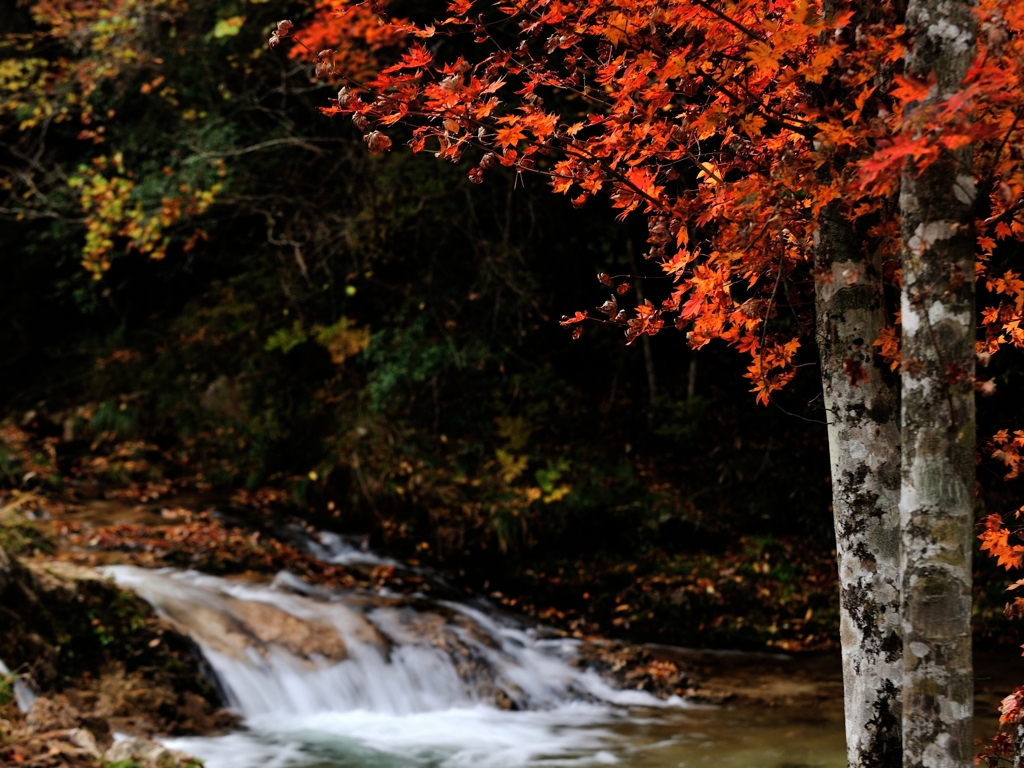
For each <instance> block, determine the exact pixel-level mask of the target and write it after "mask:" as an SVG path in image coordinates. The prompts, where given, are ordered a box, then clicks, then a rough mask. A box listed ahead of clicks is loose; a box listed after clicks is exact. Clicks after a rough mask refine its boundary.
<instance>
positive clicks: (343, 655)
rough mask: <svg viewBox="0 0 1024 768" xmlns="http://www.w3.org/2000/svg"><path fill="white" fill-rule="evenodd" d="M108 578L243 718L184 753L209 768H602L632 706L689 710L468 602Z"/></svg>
mask: <svg viewBox="0 0 1024 768" xmlns="http://www.w3.org/2000/svg"><path fill="white" fill-rule="evenodd" d="M335 544H336V543H335ZM337 548H338V547H337V546H335V547H334V549H335V550H337ZM325 554H326V553H325ZM350 555H351V553H346V554H345V555H344V556H346V557H348V556H350ZM369 557H372V556H369V555H366V556H365V557H364V562H365V561H366V560H365V558H369ZM325 559H327V558H326V557H325ZM332 559H335V561H338V558H336V557H335V558H332ZM107 572H108V574H109V575H111V576H112V577H113V578H114V579H115V580H116V581H117V583H118V584H119V585H121V586H123V587H126V588H129V589H131V590H133V591H134V592H135V593H136V594H138V595H139V596H140V597H142V598H144V599H145V600H147V601H148V602H149V603H150V604H152V605H153V606H154V608H155V609H156V610H157V611H158V612H159V613H160V614H161V615H163V616H164V617H166V618H167V619H169V620H170V621H171V622H173V623H174V624H175V625H176V626H177V627H178V628H179V629H180V630H181V631H182V632H184V633H186V634H188V635H190V636H191V637H192V638H193V639H194V640H195V641H196V643H197V644H198V645H199V647H200V648H201V649H202V652H203V655H204V656H205V657H206V660H207V661H208V662H209V664H210V666H211V667H212V669H213V670H214V671H215V673H216V675H217V678H218V682H219V684H220V686H221V688H222V689H223V691H224V692H225V695H226V696H227V698H228V701H229V703H230V705H231V706H232V707H233V708H234V709H236V710H237V711H238V712H239V713H240V714H241V715H243V717H244V718H245V722H246V724H247V725H248V727H249V731H248V732H247V733H237V734H232V735H229V736H225V737H221V738H218V739H201V740H177V741H175V742H174V745H175V746H177V747H179V748H183V749H186V750H191V751H193V752H194V753H197V754H199V755H200V756H201V757H204V758H206V760H207V765H208V766H209V768H249V766H253V767H255V766H257V765H259V766H264V765H280V766H292V765H305V764H311V763H316V764H318V765H319V764H323V765H352V764H355V765H360V766H362V765H391V764H392V763H390V762H388V761H389V760H391V759H399V763H397V764H401V765H408V764H416V765H424V766H459V765H474V766H477V765H480V766H483V765H493V766H495V767H496V768H499V767H500V768H511V767H513V766H527V765H529V766H533V765H555V764H562V763H563V762H564V761H565V760H571V761H573V762H575V761H584V762H589V763H594V762H597V763H600V762H608V761H611V760H612V759H613V756H612V753H611V752H609V751H608V750H607V749H606V747H608V746H609V745H610V744H611V743H612V742H614V741H615V737H614V735H613V734H612V733H611V732H610V731H609V730H608V728H607V726H608V725H609V724H610V723H613V722H615V721H616V720H620V719H621V718H622V717H623V715H624V712H625V710H624V709H623V708H624V707H627V706H641V707H665V706H682V705H683V702H682V701H680V700H679V699H675V700H672V701H670V702H664V701H661V700H659V699H657V698H656V697H654V696H651V695H650V694H647V693H643V692H640V691H619V690H615V689H613V688H612V687H610V686H609V685H608V684H607V683H606V682H605V681H604V680H602V679H601V678H600V677H599V676H598V675H597V674H596V673H595V672H593V671H588V670H581V669H578V668H577V667H575V666H573V665H572V664H571V663H570V662H571V660H572V658H573V656H574V655H575V654H576V644H575V641H572V640H565V639H558V638H555V639H544V638H541V637H539V636H538V634H537V633H536V632H535V631H534V630H532V629H529V628H523V627H521V626H517V625H516V623H515V622H513V621H512V620H509V619H505V618H503V617H496V616H494V615H488V614H487V613H485V612H484V611H482V610H480V609H479V608H477V607H472V606H469V605H464V604H458V603H454V602H445V601H437V602H432V601H429V600H427V599H425V598H408V597H398V596H393V595H381V594H374V593H370V592H366V591H359V590H346V591H341V592H332V591H328V590H325V589H322V588H319V587H310V586H309V585H306V584H305V583H304V582H302V581H301V580H299V579H298V578H296V577H295V576H293V575H291V574H287V573H282V574H279V575H278V577H277V578H276V579H275V580H274V581H273V582H272V583H270V584H256V583H252V582H247V581H242V580H235V579H223V578H218V577H214V576H208V575H204V574H199V573H196V572H188V571H175V570H159V571H153V570H145V569H141V568H135V567H132V566H114V567H111V568H108V569H107ZM360 750H362V752H365V753H366V754H363V755H362V757H353V755H354V754H357V755H358V754H361V752H360ZM367 750H369V751H367ZM318 760H319V761H320V762H319V763H317V761H318Z"/></svg>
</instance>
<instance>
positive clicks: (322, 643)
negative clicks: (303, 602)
mask: <svg viewBox="0 0 1024 768" xmlns="http://www.w3.org/2000/svg"><path fill="white" fill-rule="evenodd" d="M228 605H229V606H230V608H231V610H232V611H233V612H234V613H235V615H237V616H238V617H239V618H241V619H242V620H243V621H244V622H245V624H246V627H247V628H248V629H249V630H250V631H251V632H252V634H253V635H255V636H256V637H257V638H259V640H261V641H262V642H264V643H272V644H274V645H280V646H282V647H283V648H286V649H288V650H289V651H290V652H291V653H293V654H295V655H296V656H299V657H301V658H306V659H323V660H325V661H327V662H329V663H331V664H335V663H337V662H339V661H344V659H346V658H347V657H348V650H347V649H346V647H345V641H344V640H342V639H341V638H340V637H339V636H338V631H337V630H336V629H335V628H334V627H331V626H328V625H326V624H321V623H319V622H315V621H309V620H303V619H300V618H298V617H296V616H292V615H291V614H290V613H287V612H286V611H282V610H281V609H280V608H275V607H274V606H272V605H268V604H267V603H259V602H249V601H243V600H229V601H228Z"/></svg>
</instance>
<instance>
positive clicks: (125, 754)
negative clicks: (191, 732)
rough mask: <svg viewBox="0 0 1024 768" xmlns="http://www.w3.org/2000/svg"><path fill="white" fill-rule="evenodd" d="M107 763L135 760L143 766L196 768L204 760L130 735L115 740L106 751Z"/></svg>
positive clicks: (105, 760)
mask: <svg viewBox="0 0 1024 768" xmlns="http://www.w3.org/2000/svg"><path fill="white" fill-rule="evenodd" d="M103 761H104V762H105V763H126V762H129V761H135V762H136V763H138V764H139V765H141V766H142V768H194V767H195V766H201V765H202V762H201V761H200V760H197V759H196V758H194V757H192V756H191V755H187V754H185V753H184V752H179V751H177V750H174V749H168V748H167V747H165V746H164V745H163V744H157V743H156V742H155V741H150V740H149V739H144V738H142V737H141V736H130V737H128V738H125V739H119V740H118V741H116V742H114V744H113V746H111V747H110V749H108V750H107V751H106V752H105V753H103Z"/></svg>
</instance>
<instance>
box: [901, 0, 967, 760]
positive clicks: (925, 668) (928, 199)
mask: <svg viewBox="0 0 1024 768" xmlns="http://www.w3.org/2000/svg"><path fill="white" fill-rule="evenodd" d="M971 7H972V3H970V2H966V1H965V0H911V2H910V4H909V7H908V9H907V29H908V30H911V31H912V32H913V33H914V34H915V40H914V45H913V48H912V49H911V50H910V52H909V54H908V56H907V71H908V73H909V74H911V75H913V76H915V77H918V78H921V79H923V80H927V79H929V78H930V77H932V76H934V77H935V82H936V87H935V88H934V89H933V94H934V95H933V96H932V97H930V98H932V99H940V98H945V97H946V96H948V95H949V94H951V93H952V92H954V91H956V90H957V89H958V88H959V86H960V83H961V82H962V80H963V77H964V75H965V74H966V71H967V67H968V65H969V63H970V60H971V58H972V57H973V54H974V36H975V21H974V17H973V15H972V13H971ZM924 106H927V104H926V105H924ZM917 108H918V109H920V108H921V107H920V106H919V107H917ZM911 119H913V118H912V117H911ZM974 197H975V190H974V176H973V173H972V155H971V148H970V147H969V146H968V147H964V148H963V149H961V150H958V151H956V152H947V153H946V155H945V156H944V157H943V158H942V159H941V160H940V161H939V162H938V163H936V164H934V165H931V166H929V167H928V168H926V169H925V170H924V171H921V170H920V169H919V168H916V167H914V166H913V164H912V163H908V165H907V167H906V169H905V170H904V172H903V179H902V186H901V190H900V208H901V211H900V212H901V216H902V239H903V253H902V266H903V292H902V318H903V348H902V352H903V389H902V419H903V459H902V485H901V492H900V522H901V544H902V551H901V571H902V573H901V577H902V580H901V585H902V596H903V599H902V605H901V612H902V616H903V651H904V665H905V673H904V683H903V764H904V765H905V766H907V767H908V768H917V767H918V766H920V767H921V768H925V767H926V768H953V766H957V767H960V766H967V765H970V763H971V761H972V743H973V738H972V719H973V678H972V670H971V547H972V543H973V542H972V530H973V523H974V516H973V506H974V504H973V500H974V486H975V478H974V432H975V424H974V382H973V374H974V336H975V299H974V234H973V228H972V221H973V202H974Z"/></svg>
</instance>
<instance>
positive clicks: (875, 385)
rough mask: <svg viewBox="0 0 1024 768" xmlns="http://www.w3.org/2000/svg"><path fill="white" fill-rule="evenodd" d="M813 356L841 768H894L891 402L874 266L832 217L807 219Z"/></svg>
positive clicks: (894, 420) (896, 673)
mask: <svg viewBox="0 0 1024 768" xmlns="http://www.w3.org/2000/svg"><path fill="white" fill-rule="evenodd" d="M818 225H819V226H818V236H817V245H816V248H815V265H816V267H817V269H818V274H819V279H818V280H817V281H816V286H817V287H816V300H817V307H816V309H817V317H818V348H819V350H820V355H821V371H822V385H823V390H824V397H825V408H826V413H827V419H828V437H829V455H830V458H831V464H832V510H833V517H834V520H835V530H836V553H837V556H838V561H839V562H838V564H839V585H840V638H841V643H842V656H843V688H844V698H845V709H846V750H847V761H848V764H849V766H851V768H899V766H900V765H901V756H900V688H901V685H902V679H903V666H902V654H903V646H902V641H901V639H900V632H901V626H900V618H899V604H900V600H899V589H898V585H899V508H898V502H899V487H900V475H899V456H900V429H899V401H898V397H897V389H896V384H897V381H896V377H895V376H894V375H891V374H890V372H889V371H888V370H887V368H886V366H885V365H884V364H883V363H882V362H881V361H880V360H879V361H876V359H875V351H874V348H873V346H872V342H873V341H874V340H875V339H877V338H878V336H879V333H880V331H881V329H882V328H883V326H884V325H885V322H886V317H885V303H884V295H883V287H882V286H883V284H882V274H881V265H880V264H879V263H878V261H877V259H875V258H872V257H870V256H869V255H868V254H866V253H865V252H864V248H863V245H862V242H861V239H860V238H859V237H857V236H856V233H855V232H854V231H853V230H852V229H851V227H850V225H849V223H848V222H847V221H845V220H844V218H843V217H842V216H841V215H840V214H839V212H838V211H837V209H836V206H834V205H833V206H830V207H829V208H826V209H825V211H824V212H823V213H822V216H821V218H820V220H819V222H818Z"/></svg>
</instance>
